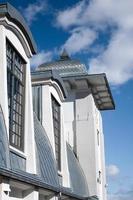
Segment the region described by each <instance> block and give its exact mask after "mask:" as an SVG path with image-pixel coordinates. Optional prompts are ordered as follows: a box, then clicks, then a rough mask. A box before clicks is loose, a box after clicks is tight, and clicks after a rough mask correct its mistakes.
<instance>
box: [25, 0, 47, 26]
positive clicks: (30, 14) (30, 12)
mask: <svg viewBox="0 0 133 200" xmlns="http://www.w3.org/2000/svg"><path fill="white" fill-rule="evenodd" d="M46 7H47V4H46V1H36V2H34V3H32V4H29V5H28V6H27V8H25V9H24V11H23V12H24V13H23V14H24V16H25V18H26V19H27V22H28V24H29V25H30V24H31V23H32V22H33V21H35V20H36V19H37V15H38V14H42V13H43V12H44V11H45V10H46Z"/></svg>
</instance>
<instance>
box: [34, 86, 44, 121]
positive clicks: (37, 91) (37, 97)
mask: <svg viewBox="0 0 133 200" xmlns="http://www.w3.org/2000/svg"><path fill="white" fill-rule="evenodd" d="M32 93H33V110H34V112H35V113H36V115H37V117H38V119H39V121H40V122H42V86H33V87H32Z"/></svg>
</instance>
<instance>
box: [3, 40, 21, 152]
mask: <svg viewBox="0 0 133 200" xmlns="http://www.w3.org/2000/svg"><path fill="white" fill-rule="evenodd" d="M6 48H7V54H6V55H7V85H8V106H9V125H10V130H9V134H10V136H9V138H10V144H11V145H12V146H14V147H16V148H18V149H21V150H23V142H22V140H23V137H24V133H23V131H22V126H23V117H22V116H23V108H24V107H23V104H24V61H23V59H22V58H21V56H20V55H19V53H18V52H17V51H16V50H15V49H14V48H13V46H12V45H11V44H10V43H9V42H8V41H7V46H6Z"/></svg>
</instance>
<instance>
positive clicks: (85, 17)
mask: <svg viewBox="0 0 133 200" xmlns="http://www.w3.org/2000/svg"><path fill="white" fill-rule="evenodd" d="M132 10H133V3H132V0H126V1H125V0H117V1H116V0H91V1H89V0H83V1H80V2H79V3H78V4H75V5H74V6H73V7H71V8H67V9H66V10H64V11H60V12H59V13H58V14H57V18H56V24H57V26H58V27H62V28H63V29H64V30H65V31H68V33H69V34H70V36H69V38H68V39H67V40H66V42H65V44H64V45H65V46H66V49H68V51H70V52H71V53H73V54H74V53H77V52H81V51H82V52H83V50H85V49H86V48H90V51H91V47H92V48H93V51H94V47H95V45H96V44H97V41H98V40H97V39H100V38H99V37H100V35H101V33H105V32H106V31H107V30H108V29H110V34H111V37H108V38H107V39H108V41H107V43H106V44H105V43H104V42H103V43H102V42H100V45H101V49H103V51H101V52H99V54H98V55H97V56H96V57H94V58H92V59H90V60H89V61H88V65H89V72H90V73H101V72H105V73H107V76H108V79H109V81H110V82H111V83H112V84H113V85H120V84H123V83H125V82H126V81H128V80H130V79H133V12H132ZM70 29H71V31H70ZM75 30H82V31H81V32H78V33H77V32H75ZM88 30H89V32H92V33H93V37H92V35H91V34H88ZM82 33H87V34H84V35H82ZM81 36H83V38H82V37H81ZM75 41H76V42H75ZM96 47H97V46H96ZM88 57H89V55H88Z"/></svg>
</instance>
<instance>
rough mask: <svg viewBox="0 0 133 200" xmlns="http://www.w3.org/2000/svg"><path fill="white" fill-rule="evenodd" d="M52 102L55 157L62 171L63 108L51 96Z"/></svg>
mask: <svg viewBox="0 0 133 200" xmlns="http://www.w3.org/2000/svg"><path fill="white" fill-rule="evenodd" d="M51 102H52V116H53V130H54V141H55V156H56V162H57V168H58V170H59V171H61V107H60V104H59V102H58V101H57V100H56V99H55V97H54V96H53V95H52V94H51Z"/></svg>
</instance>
